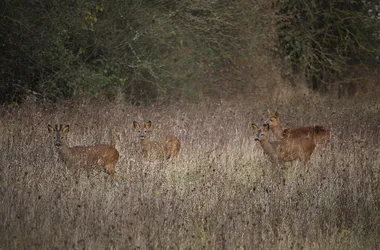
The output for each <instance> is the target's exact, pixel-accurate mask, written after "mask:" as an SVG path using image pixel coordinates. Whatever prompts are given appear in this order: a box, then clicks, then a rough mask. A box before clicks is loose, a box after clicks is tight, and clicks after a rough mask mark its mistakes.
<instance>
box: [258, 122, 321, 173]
mask: <svg viewBox="0 0 380 250" xmlns="http://www.w3.org/2000/svg"><path fill="white" fill-rule="evenodd" d="M252 128H253V131H254V134H255V141H259V142H260V144H261V147H262V148H263V150H264V153H265V154H266V155H268V156H269V158H270V160H271V162H272V163H275V164H280V165H282V166H283V165H284V162H288V161H294V160H297V159H298V160H300V161H301V162H302V163H303V164H306V163H307V161H308V160H309V159H310V157H311V155H312V153H313V151H314V149H315V142H314V140H313V139H311V138H307V137H300V138H284V139H282V140H277V141H270V140H269V124H264V125H263V127H262V128H261V129H259V128H258V127H257V126H256V125H255V124H254V123H253V124H252Z"/></svg>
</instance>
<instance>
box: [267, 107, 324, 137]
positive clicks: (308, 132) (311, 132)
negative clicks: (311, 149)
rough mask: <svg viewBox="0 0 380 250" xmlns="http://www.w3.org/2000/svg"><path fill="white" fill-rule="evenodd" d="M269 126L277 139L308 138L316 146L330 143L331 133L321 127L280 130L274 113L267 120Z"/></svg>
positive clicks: (278, 120) (276, 115) (276, 114)
mask: <svg viewBox="0 0 380 250" xmlns="http://www.w3.org/2000/svg"><path fill="white" fill-rule="evenodd" d="M268 123H269V126H270V129H271V130H272V132H273V134H274V136H275V137H276V138H277V139H279V140H280V139H286V138H300V137H310V138H312V139H313V140H314V142H315V143H316V144H326V143H327V142H329V141H330V136H331V132H330V130H328V129H325V128H324V127H322V126H318V125H315V126H308V127H300V128H287V129H282V126H281V123H280V119H279V117H278V113H277V112H275V113H274V115H272V116H271V117H270V119H269V122H268Z"/></svg>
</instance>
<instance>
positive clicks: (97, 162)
mask: <svg viewBox="0 0 380 250" xmlns="http://www.w3.org/2000/svg"><path fill="white" fill-rule="evenodd" d="M48 131H49V133H50V134H51V135H52V136H53V138H54V145H55V148H56V149H57V151H58V154H59V157H60V158H61V160H62V161H64V162H65V163H66V164H67V165H68V166H70V167H71V166H76V167H84V168H87V169H89V168H93V167H100V168H101V169H102V170H105V171H106V172H107V173H108V174H109V175H110V176H111V178H112V179H114V178H115V167H116V163H117V161H118V160H119V152H118V151H117V150H116V148H115V145H94V146H76V147H68V146H67V145H66V143H65V141H66V136H67V133H68V132H69V125H66V126H65V127H63V126H62V124H59V125H58V124H57V125H55V127H52V126H50V125H48Z"/></svg>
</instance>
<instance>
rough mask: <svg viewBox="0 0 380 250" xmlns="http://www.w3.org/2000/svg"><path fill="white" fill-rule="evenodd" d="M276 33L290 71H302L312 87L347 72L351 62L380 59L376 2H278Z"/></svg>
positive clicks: (357, 62) (378, 10)
mask: <svg viewBox="0 0 380 250" xmlns="http://www.w3.org/2000/svg"><path fill="white" fill-rule="evenodd" d="M277 3H278V6H279V8H278V13H277V14H278V17H279V19H278V31H279V32H278V35H279V44H280V47H281V49H282V52H283V56H284V59H285V61H286V62H287V63H288V65H290V66H291V69H292V73H294V72H297V73H298V72H302V73H304V74H305V75H306V77H307V78H308V79H309V81H310V84H311V86H312V87H313V88H314V89H324V88H325V87H326V83H327V82H329V81H331V80H332V79H333V78H335V77H339V76H342V75H344V74H345V73H346V72H347V70H349V69H350V66H353V65H358V64H366V65H373V64H376V63H378V62H379V55H380V53H379V51H380V50H379V49H380V47H379V44H380V43H379V42H380V36H379V34H380V33H379V31H380V22H379V18H380V14H379V12H380V8H379V3H378V1H363V0H354V1H346V0H333V1H330V0H323V1H304V0H297V1H289V0H279V1H278V2H277Z"/></svg>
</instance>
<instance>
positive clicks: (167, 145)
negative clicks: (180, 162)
mask: <svg viewBox="0 0 380 250" xmlns="http://www.w3.org/2000/svg"><path fill="white" fill-rule="evenodd" d="M133 127H134V128H135V132H136V133H137V134H138V136H139V138H140V145H141V152H142V155H143V156H144V157H152V156H155V157H158V158H161V159H166V160H169V159H173V158H175V157H177V156H178V154H179V151H180V149H181V142H180V140H179V139H178V138H177V137H175V136H173V135H170V136H167V137H166V139H165V140H164V141H160V142H156V141H151V140H150V134H151V132H152V122H151V121H148V122H147V123H145V125H144V127H142V126H141V125H140V124H139V123H137V122H136V121H133Z"/></svg>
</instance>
